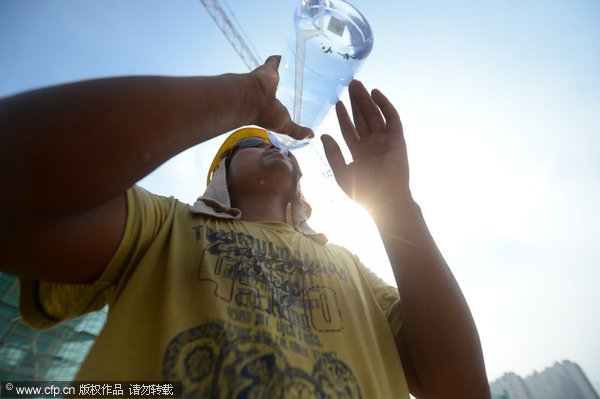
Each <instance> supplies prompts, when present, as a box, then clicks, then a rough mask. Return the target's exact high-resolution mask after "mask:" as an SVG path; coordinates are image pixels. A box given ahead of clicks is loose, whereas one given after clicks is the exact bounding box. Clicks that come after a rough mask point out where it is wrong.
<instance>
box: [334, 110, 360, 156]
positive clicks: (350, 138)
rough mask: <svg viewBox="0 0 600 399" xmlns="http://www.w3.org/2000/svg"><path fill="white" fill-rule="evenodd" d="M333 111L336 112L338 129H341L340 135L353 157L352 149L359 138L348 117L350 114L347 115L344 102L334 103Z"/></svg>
mask: <svg viewBox="0 0 600 399" xmlns="http://www.w3.org/2000/svg"><path fill="white" fill-rule="evenodd" d="M335 112H336V114H337V118H338V124H339V125H340V130H341V131H342V137H344V141H345V142H346V145H347V146H348V149H349V150H350V154H352V156H353V157H354V156H355V153H354V149H355V148H356V146H355V144H356V143H357V142H358V140H359V137H358V133H357V131H356V128H355V127H354V124H353V123H352V119H350V115H348V111H347V110H346V106H345V105H344V103H342V102H341V101H338V102H337V104H335Z"/></svg>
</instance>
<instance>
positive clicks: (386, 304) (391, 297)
mask: <svg viewBox="0 0 600 399" xmlns="http://www.w3.org/2000/svg"><path fill="white" fill-rule="evenodd" d="M359 266H360V268H361V272H362V274H363V275H364V276H365V278H366V280H367V283H368V284H369V287H370V288H371V291H372V292H373V294H374V295H375V298H376V299H377V303H378V304H379V306H380V307H381V310H383V313H384V314H385V315H386V317H387V319H388V322H389V324H390V328H391V329H392V333H393V334H394V337H395V336H396V335H398V333H399V332H400V328H401V327H402V313H401V311H400V310H401V308H400V294H399V293H398V288H396V287H394V286H391V285H389V284H388V283H386V282H385V281H383V280H382V279H381V278H380V277H379V276H378V275H377V274H375V273H374V272H373V271H372V270H370V269H369V268H368V267H366V266H365V265H363V264H362V262H360V261H359Z"/></svg>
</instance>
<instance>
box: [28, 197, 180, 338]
mask: <svg viewBox="0 0 600 399" xmlns="http://www.w3.org/2000/svg"><path fill="white" fill-rule="evenodd" d="M126 196H127V221H126V223H125V230H124V232H123V237H122V238H121V241H120V243H119V245H118V247H117V250H116V251H115V253H114V255H113V257H112V259H111V260H110V261H109V263H108V265H107V266H106V268H105V269H104V271H103V272H102V274H101V275H100V276H99V277H98V279H97V280H96V281H94V282H93V283H91V284H62V283H51V282H45V281H35V280H29V279H25V278H20V279H19V282H20V286H21V292H20V298H19V308H20V313H21V317H22V318H23V320H24V321H25V322H26V323H27V324H29V325H30V326H31V327H34V328H49V327H52V326H53V325H55V324H57V323H59V322H61V321H64V320H68V319H72V318H74V317H77V316H80V315H82V314H84V313H88V312H92V311H96V310H100V309H102V308H103V307H104V306H105V305H107V304H108V305H110V304H111V302H112V301H113V300H114V299H115V297H116V295H117V294H118V292H119V290H120V287H121V286H122V285H123V284H125V283H126V281H127V279H128V277H129V275H130V274H131V273H132V272H133V270H134V269H135V265H136V261H137V260H138V259H139V258H140V257H141V256H143V254H144V253H145V251H146V250H147V248H148V246H149V245H150V244H151V243H152V240H153V238H154V237H155V236H156V234H157V232H158V231H159V230H160V229H161V227H162V226H163V224H164V221H165V220H166V219H167V218H168V216H169V214H170V213H172V212H173V208H174V204H175V202H176V201H175V200H174V199H173V198H166V197H162V196H158V195H155V194H152V193H150V192H148V191H146V190H144V189H142V188H141V187H138V186H134V187H132V188H130V189H129V190H127V192H126Z"/></svg>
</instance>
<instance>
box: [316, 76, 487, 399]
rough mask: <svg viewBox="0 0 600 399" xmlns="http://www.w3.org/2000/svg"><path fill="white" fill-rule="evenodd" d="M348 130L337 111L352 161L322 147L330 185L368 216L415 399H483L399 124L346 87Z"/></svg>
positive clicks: (471, 331) (469, 330)
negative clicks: (412, 183) (380, 246)
mask: <svg viewBox="0 0 600 399" xmlns="http://www.w3.org/2000/svg"><path fill="white" fill-rule="evenodd" d="M349 92H350V100H351V103H352V112H353V119H354V123H353V122H352V120H351V119H350V117H349V116H348V113H347V112H346V109H345V107H344V106H343V104H341V103H338V105H337V114H338V119H339V122H340V128H341V130H342V134H343V136H344V140H345V141H346V143H347V145H348V148H349V150H350V153H351V154H352V157H353V161H352V162H351V163H350V164H348V165H346V164H345V161H344V158H343V156H342V154H341V151H340V149H339V147H338V145H337V143H335V141H334V140H333V139H332V138H331V137H328V136H327V137H324V138H323V142H324V146H325V152H326V155H327V159H328V160H329V163H330V165H331V168H332V170H333V173H334V175H335V178H336V181H337V182H338V183H339V185H340V186H341V187H342V189H343V190H344V191H345V192H346V193H347V194H348V195H349V196H350V197H351V198H353V199H354V200H356V201H357V202H359V203H361V204H362V205H364V206H366V207H367V209H369V211H370V213H371V215H372V217H373V219H374V220H375V223H376V225H377V227H378V229H379V232H380V235H381V238H382V240H383V243H384V246H385V248H386V251H387V254H388V257H389V259H390V263H391V264H392V267H393V269H394V275H395V278H396V282H397V285H398V289H399V291H400V295H401V298H402V301H401V309H402V316H403V326H402V329H401V332H400V333H399V335H398V336H397V337H396V344H397V346H398V351H399V354H400V356H401V358H402V362H403V366H404V368H405V370H406V376H407V380H408V383H409V388H410V390H411V393H413V395H415V396H416V397H423V398H427V399H432V398H433V399H435V398H473V399H476V398H477V399H485V398H489V397H490V390H489V386H488V382H487V377H486V372H485V366H484V362H483V355H482V351H481V344H480V341H479V336H478V333H477V328H476V326H475V323H474V321H473V317H472V315H471V313H470V311H469V308H468V305H467V303H466V301H465V298H464V296H463V294H462V292H461V290H460V287H459V286H458V284H457V282H456V280H455V279H454V276H453V275H452V272H451V271H450V269H449V267H448V265H447V264H446V262H445V260H444V258H443V256H442V255H441V253H440V251H439V250H438V248H437V246H436V244H435V242H434V240H433V238H432V236H431V234H430V233H429V230H428V228H427V225H426V224H425V221H424V219H423V217H422V215H421V211H420V209H419V207H418V205H417V204H416V203H415V202H414V201H413V199H412V195H411V192H410V188H409V184H408V183H409V173H408V159H407V153H406V144H405V141H404V136H403V132H402V124H401V122H400V118H399V116H398V113H397V112H396V110H395V109H394V107H393V105H392V104H391V103H390V102H389V101H388V100H387V98H385V96H383V94H382V93H381V92H379V91H377V90H374V91H373V93H372V95H370V94H369V93H368V92H367V91H366V89H365V88H364V86H362V84H360V83H359V82H356V81H355V82H353V83H352V84H351V85H350V89H349Z"/></svg>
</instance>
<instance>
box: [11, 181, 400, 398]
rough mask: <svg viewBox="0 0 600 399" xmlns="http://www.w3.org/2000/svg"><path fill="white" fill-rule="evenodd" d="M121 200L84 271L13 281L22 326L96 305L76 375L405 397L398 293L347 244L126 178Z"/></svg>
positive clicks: (243, 393)
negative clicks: (203, 210)
mask: <svg viewBox="0 0 600 399" xmlns="http://www.w3.org/2000/svg"><path fill="white" fill-rule="evenodd" d="M127 206H128V216H127V224H126V228H125V232H124V236H123V238H122V240H121V243H120V245H119V247H118V249H117V252H116V253H115V255H114V257H113V259H112V260H111V261H110V263H109V265H108V266H107V267H106V269H105V271H104V272H103V273H102V275H101V276H100V277H99V278H98V280H97V281H96V282H95V283H93V284H89V285H67V284H51V283H44V282H42V283H38V282H31V281H22V282H21V283H22V297H21V312H22V314H23V317H24V319H25V320H26V321H28V322H29V323H30V324H31V325H33V326H37V327H48V326H50V325H53V324H55V323H57V322H59V321H61V320H65V319H68V318H72V317H75V316H77V315H80V314H82V313H85V312H88V311H91V310H96V309H99V308H101V307H103V306H104V305H105V304H108V305H109V313H108V317H107V321H106V325H105V327H104V329H103V330H102V332H101V333H100V336H99V337H98V339H97V341H96V343H95V345H94V346H93V348H92V350H91V351H90V353H89V355H88V357H87V359H86V361H85V362H84V364H83V365H82V367H81V370H80V371H79V374H78V376H77V379H78V380H87V381H101V380H105V381H115V380H120V381H127V380H130V381H135V380H138V381H140V380H145V381H149V380H157V381H158V380H170V381H182V382H183V390H184V397H223V398H225V397H227V398H230V397H269V398H284V397H285V398H297V397H315V398H317V397H319V398H320V397H343V398H392V397H394V398H408V390H407V386H406V381H405V378H404V374H403V370H402V365H401V363H400V358H399V356H398V352H397V350H396V347H395V343H394V336H395V334H397V332H398V330H399V329H400V324H401V320H400V314H399V296H398V291H397V289H396V288H394V287H390V286H389V285H387V284H386V283H384V282H383V281H382V280H381V279H379V278H378V277H377V276H376V275H375V274H373V273H372V272H370V271H369V270H368V269H367V268H365V267H364V266H363V265H362V264H361V262H360V261H359V260H358V258H357V257H355V256H354V255H352V254H351V253H350V252H349V251H347V250H346V249H344V248H342V247H339V246H336V245H332V244H327V245H320V244H317V243H315V242H314V241H313V240H311V239H310V238H308V237H305V236H304V235H302V234H301V233H298V232H296V231H295V230H294V229H293V228H292V227H291V226H289V225H287V224H284V223H252V222H244V221H239V220H224V219H217V218H213V217H209V216H204V215H196V214H192V213H191V212H190V208H189V206H188V205H186V204H183V203H181V202H178V201H177V200H175V199H173V198H165V197H161V196H157V195H153V194H151V193H148V192H147V191H145V190H143V189H141V188H139V187H134V188H133V189H131V190H128V192H127Z"/></svg>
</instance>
